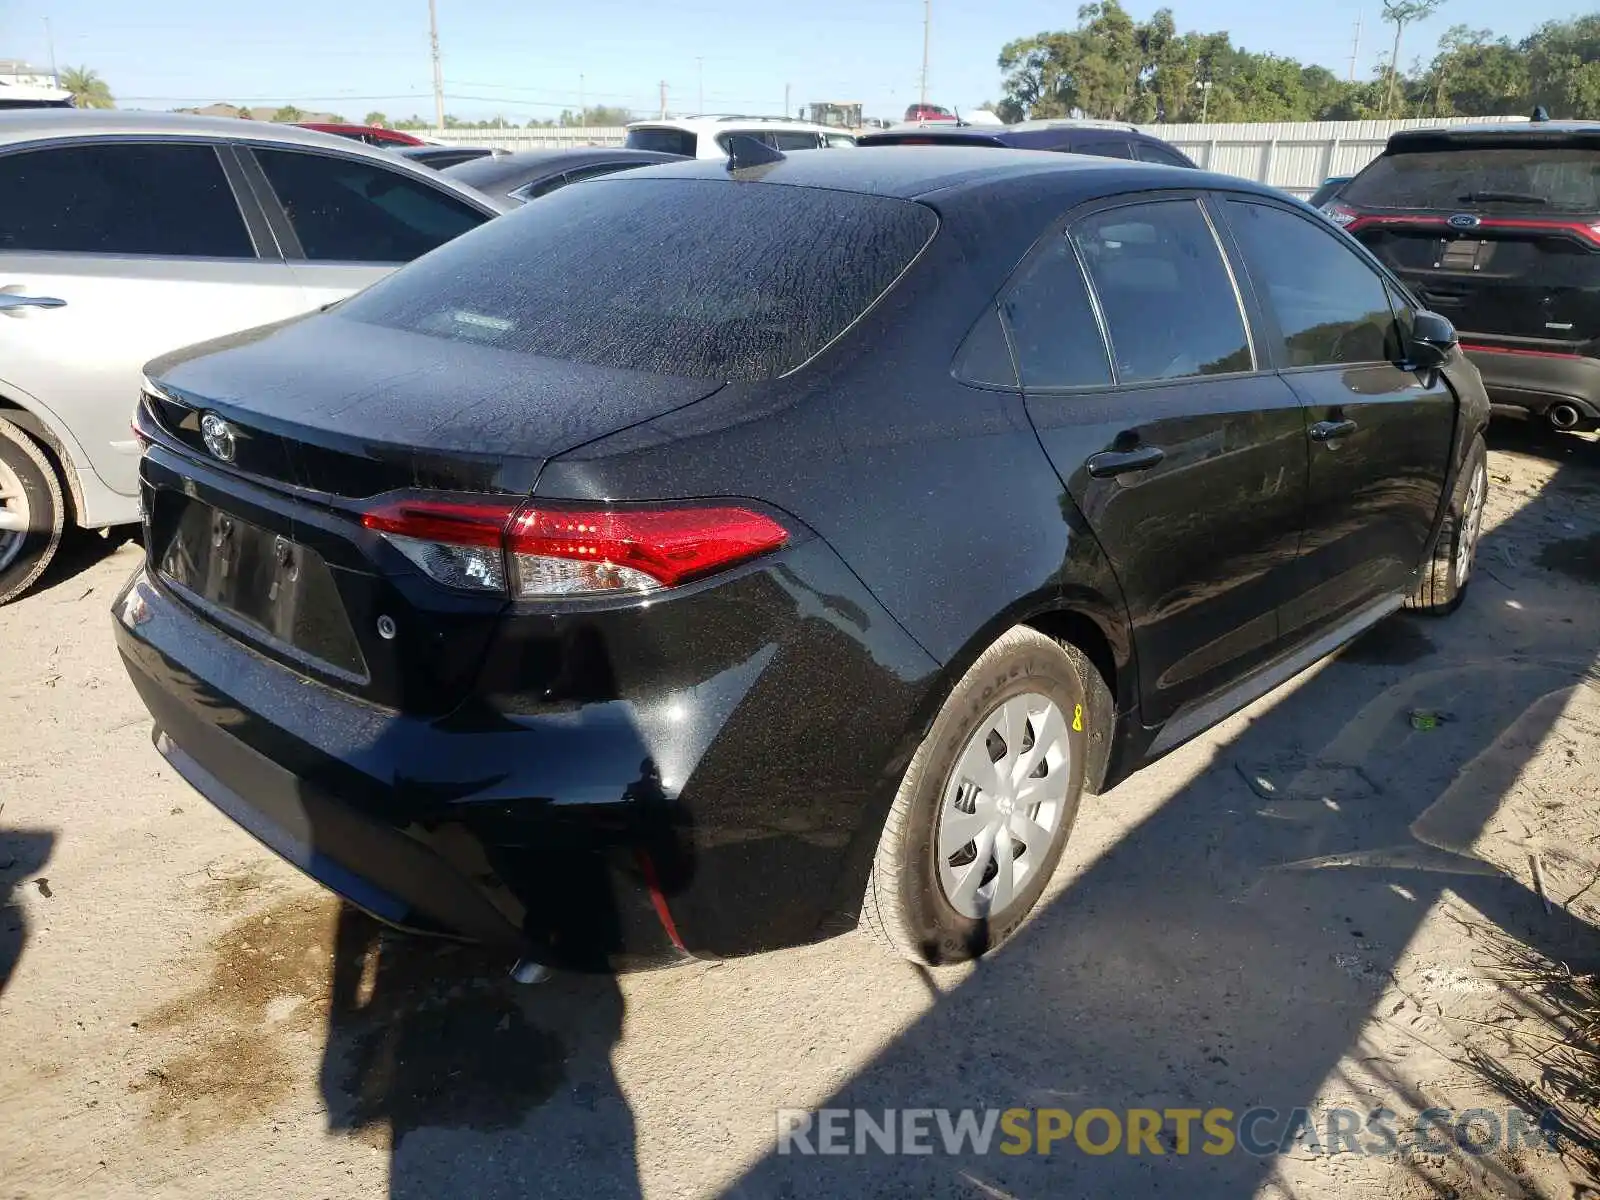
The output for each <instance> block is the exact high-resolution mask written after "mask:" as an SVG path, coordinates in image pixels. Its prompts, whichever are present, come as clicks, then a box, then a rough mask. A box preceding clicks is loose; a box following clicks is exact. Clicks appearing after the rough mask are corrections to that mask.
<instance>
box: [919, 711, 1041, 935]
mask: <svg viewBox="0 0 1600 1200" xmlns="http://www.w3.org/2000/svg"><path fill="white" fill-rule="evenodd" d="M1071 783H1072V744H1071V740H1070V738H1069V735H1068V732H1067V721H1066V719H1065V718H1064V717H1063V716H1062V713H1061V709H1060V708H1059V707H1058V706H1057V705H1056V703H1055V701H1053V700H1051V699H1050V698H1049V697H1047V696H1041V695H1039V694H1038V693H1036V692H1028V693H1027V694H1025V695H1021V696H1013V697H1011V698H1010V699H1009V700H1006V701H1004V702H1003V703H1001V704H1000V706H999V707H998V708H996V709H995V710H994V711H993V712H991V713H990V714H989V715H988V716H987V717H985V718H984V719H983V720H982V721H981V722H980V723H979V724H978V728H977V730H976V731H975V732H974V733H973V734H972V736H971V737H970V738H968V739H967V744H966V745H965V746H964V747H962V750H961V757H960V758H958V759H957V760H956V765H955V768H954V770H952V771H951V772H950V779H949V782H947V783H946V784H945V789H944V795H943V797H941V800H940V808H939V831H938V838H939V844H938V845H937V846H936V847H934V853H935V855H937V856H938V861H939V884H940V886H941V887H942V888H943V889H944V895H945V899H946V900H948V901H949V902H950V906H951V907H952V908H954V909H955V910H956V911H957V912H958V913H960V914H961V915H962V916H964V917H971V918H973V919H978V918H983V919H988V920H993V919H994V918H996V917H998V916H999V915H1000V914H1001V913H1003V912H1005V910H1006V909H1008V908H1010V907H1011V905H1012V904H1013V903H1015V901H1016V898H1017V895H1018V893H1020V892H1021V891H1022V890H1023V889H1024V888H1025V887H1027V885H1028V884H1030V883H1032V882H1033V879H1034V876H1035V875H1036V874H1037V873H1038V871H1039V867H1040V864H1041V863H1042V862H1043V861H1044V860H1045V858H1046V856H1047V855H1048V854H1049V851H1050V847H1051V845H1052V843H1054V841H1055V840H1056V838H1057V837H1059V836H1060V833H1061V819H1062V816H1063V814H1064V812H1065V811H1066V804H1067V789H1068V788H1069V787H1070V786H1071Z"/></svg>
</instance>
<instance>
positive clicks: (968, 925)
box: [861, 625, 1112, 965]
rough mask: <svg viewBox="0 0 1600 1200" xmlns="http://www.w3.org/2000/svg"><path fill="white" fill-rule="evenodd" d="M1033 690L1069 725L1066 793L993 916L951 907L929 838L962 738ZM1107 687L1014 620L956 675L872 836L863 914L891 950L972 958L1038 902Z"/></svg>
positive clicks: (1100, 726) (1059, 647)
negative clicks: (1046, 834) (1021, 877)
mask: <svg viewBox="0 0 1600 1200" xmlns="http://www.w3.org/2000/svg"><path fill="white" fill-rule="evenodd" d="M1024 693H1036V694H1039V695H1043V696H1044V697H1046V698H1047V699H1049V700H1051V701H1052V702H1054V703H1055V704H1056V706H1057V707H1058V708H1059V709H1060V712H1061V713H1062V715H1063V717H1064V718H1065V720H1066V723H1067V726H1068V732H1067V738H1066V740H1067V744H1068V746H1069V747H1070V755H1069V759H1068V763H1067V765H1066V772H1067V775H1068V787H1067V793H1066V801H1065V803H1064V805H1063V806H1062V810H1061V814H1060V818H1059V820H1058V821H1057V823H1056V828H1055V830H1054V831H1053V834H1052V838H1051V842H1050V845H1049V848H1048V849H1047V850H1046V851H1045V852H1044V853H1043V854H1042V855H1041V856H1040V859H1039V861H1038V863H1037V865H1036V867H1035V868H1034V869H1033V870H1032V871H1031V873H1030V874H1029V876H1028V877H1027V879H1026V881H1025V883H1024V884H1023V885H1022V886H1021V887H1020V888H1019V889H1018V890H1017V891H1016V893H1015V898H1014V899H1013V900H1012V902H1011V904H1010V905H1009V907H1007V908H1006V909H1005V910H1004V911H1003V913H1001V914H1000V915H999V916H998V917H997V918H996V919H995V920H992V921H991V920H990V919H988V918H986V917H978V918H972V917H968V916H965V915H963V914H962V913H960V912H958V911H957V910H956V909H955V908H954V907H953V906H952V904H951V903H950V901H949V899H948V898H947V897H946V895H945V891H944V888H943V886H942V885H941V883H940V879H939V867H938V859H937V852H936V847H937V844H938V836H939V815H940V810H941V806H942V804H943V799H944V795H945V790H946V786H947V784H948V783H949V782H950V779H951V775H952V772H953V771H954V770H955V768H956V765H957V761H958V758H959V756H960V755H961V754H962V752H963V750H964V748H965V747H966V746H967V744H968V741H969V739H970V738H971V737H972V736H973V734H974V733H975V732H976V731H977V730H978V728H979V725H980V722H986V721H987V720H988V718H989V717H990V716H991V715H992V714H994V713H995V712H996V711H997V710H998V709H999V708H1000V706H1001V705H1002V704H1003V703H1004V702H1005V701H1006V700H1008V699H1011V698H1013V697H1016V696H1019V695H1022V694H1024ZM1111 712H1112V708H1111V695H1110V692H1109V690H1108V689H1107V688H1106V685H1105V681H1104V680H1103V679H1101V677H1100V673H1099V671H1097V670H1096V669H1095V667H1094V665H1093V664H1092V663H1091V662H1090V661H1089V659H1088V658H1087V657H1086V656H1085V655H1084V654H1083V653H1082V651H1080V650H1079V649H1078V648H1077V647H1076V646H1072V645H1064V644H1063V643H1061V642H1058V641H1056V640H1054V639H1053V638H1049V637H1046V636H1045V635H1044V634H1042V633H1040V632H1038V631H1037V630H1035V629H1030V628H1028V627H1026V626H1021V625H1019V626H1016V627H1014V628H1012V629H1010V630H1008V631H1007V632H1006V633H1005V634H1004V635H1003V636H1002V637H1001V638H1000V639H999V640H998V641H996V642H995V643H994V644H993V645H992V646H990V647H989V648H988V649H987V650H985V651H984V652H983V654H982V655H980V656H979V658H978V660H977V661H976V662H975V663H973V664H972V667H971V668H970V669H969V670H968V671H967V673H966V674H965V675H963V676H962V677H961V680H960V682H958V683H957V684H956V686H955V688H954V690H952V691H951V693H950V695H949V697H948V698H947V699H946V700H945V702H944V706H943V707H942V708H941V709H940V710H939V714H938V716H937V717H935V718H934V721H933V725H932V727H931V728H930V729H929V731H928V734H927V736H926V737H925V738H924V739H923V741H922V744H921V745H920V746H919V747H918V748H917V752H916V754H915V755H914V756H913V757H912V760H911V763H910V765H909V766H908V767H907V768H906V773H905V777H904V778H903V779H902V781H901V784H900V790H899V792H898V794H897V795H896V796H895V800H894V804H893V806H892V807H891V808H890V810H889V817H888V820H887V821H886V822H885V825H884V830H883V836H882V837H881V839H880V840H879V843H878V851H877V856H876V858H875V859H874V862H873V866H872V875H871V877H870V878H869V879H868V881H867V890H866V895H865V897H864V898H863V902H862V911H861V921H862V924H864V925H865V926H866V927H867V929H868V931H869V932H870V933H871V934H872V935H873V937H874V938H876V939H877V940H878V941H879V942H880V943H882V944H883V945H884V946H885V947H886V948H887V949H889V950H890V951H891V952H893V953H895V954H898V955H901V956H903V957H905V958H908V959H911V960H912V961H913V962H920V963H926V964H929V965H938V964H940V963H952V962H964V961H966V960H968V959H971V958H976V957H978V956H979V955H981V954H983V953H985V952H986V951H988V950H991V949H993V948H994V947H995V946H998V945H1000V943H1002V942H1004V941H1005V940H1006V939H1007V938H1008V937H1010V936H1011V935H1012V933H1014V932H1015V931H1016V929H1017V927H1018V926H1020V925H1021V924H1022V922H1023V921H1024V920H1026V918H1027V916H1028V913H1029V912H1030V911H1031V910H1032V909H1033V907H1034V905H1035V904H1036V903H1037V902H1038V899H1039V896H1040V894H1041V893H1042V892H1043V891H1044V889H1045V887H1046V885H1047V884H1048V883H1049V881H1050V876H1051V875H1052V874H1053V873H1054V871H1055V867H1056V864H1057V863H1058V862H1059V861H1060V858H1061V852H1062V850H1063V849H1064V848H1065V846H1066V843H1067V838H1068V837H1069V836H1070V834H1071V831H1072V823H1073V820H1074V819H1075V817H1076V816H1077V811H1078V804H1079V801H1080V799H1081V798H1082V795H1083V792H1084V791H1085V790H1086V785H1087V786H1088V787H1097V786H1098V785H1099V782H1100V781H1099V779H1098V778H1093V777H1091V775H1090V772H1091V771H1098V770H1101V769H1103V766H1104V754H1103V747H1104V745H1105V744H1106V742H1107V740H1108V739H1109V736H1110V729H1109V725H1110V721H1111V719H1112V718H1111Z"/></svg>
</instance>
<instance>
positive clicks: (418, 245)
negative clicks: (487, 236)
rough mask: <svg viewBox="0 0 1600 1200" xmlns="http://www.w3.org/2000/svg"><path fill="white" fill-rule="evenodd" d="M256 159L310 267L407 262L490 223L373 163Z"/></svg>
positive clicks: (261, 154) (294, 153)
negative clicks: (311, 263) (317, 262)
mask: <svg viewBox="0 0 1600 1200" xmlns="http://www.w3.org/2000/svg"><path fill="white" fill-rule="evenodd" d="M255 156H256V160H257V161H258V162H260V164H261V169H262V170H263V171H264V172H265V173H266V176H267V182H268V183H270V184H271V185H272V190H273V192H274V193H275V194H276V196H277V198H278V202H279V203H280V204H282V205H283V208H284V211H285V212H286V213H287V214H288V217H289V224H290V225H291V226H292V227H293V228H294V232H295V236H296V237H297V238H299V240H300V248H301V250H302V251H304V253H305V256H306V257H307V258H308V259H311V260H312V261H313V262H316V261H325V262H383V263H403V262H410V261H411V260H412V259H414V258H420V257H421V256H422V255H424V254H426V253H427V252H428V251H430V250H432V249H434V248H435V247H438V246H442V245H443V244H444V243H445V242H448V241H449V240H450V239H452V238H454V237H458V236H460V235H461V234H463V233H465V232H467V230H469V229H474V228H476V227H477V226H479V225H481V224H483V222H484V221H486V220H487V219H488V217H487V216H486V215H485V214H484V213H481V212H479V211H478V210H477V209H475V208H473V207H472V206H471V205H469V204H467V203H465V202H464V201H462V200H458V199H457V198H456V197H454V196H452V195H449V194H448V193H446V192H443V191H441V190H440V189H438V188H435V187H429V186H428V185H427V184H425V183H422V182H420V181H419V180H416V179H413V178H411V177H410V176H409V175H403V174H401V173H400V172H399V171H391V170H389V169H388V168H387V167H384V166H382V165H380V164H378V163H371V162H365V161H363V160H361V159H357V158H342V157H336V156H334V155H331V154H313V153H305V152H303V151H299V150H262V149H259V148H258V149H257V150H256V151H255Z"/></svg>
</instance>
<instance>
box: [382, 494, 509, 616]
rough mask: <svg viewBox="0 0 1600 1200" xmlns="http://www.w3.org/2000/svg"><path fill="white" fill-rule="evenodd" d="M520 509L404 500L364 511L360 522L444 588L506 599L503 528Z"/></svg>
mask: <svg viewBox="0 0 1600 1200" xmlns="http://www.w3.org/2000/svg"><path fill="white" fill-rule="evenodd" d="M516 511H517V502H516V501H514V500H442V499H441V500H429V499H402V500H394V501H390V502H389V503H386V504H382V505H380V506H379V507H377V508H374V509H372V510H371V511H370V512H367V513H364V514H363V515H362V517H361V523H362V524H363V525H365V526H366V527H367V528H368V529H373V530H376V531H377V532H379V533H381V534H383V535H384V536H385V537H387V538H388V539H389V542H390V544H391V545H393V546H394V548H395V549H396V550H398V551H400V553H401V554H404V555H405V556H406V557H407V558H409V559H410V560H411V561H412V562H414V563H415V564H416V565H417V566H419V567H421V568H422V570H423V571H424V572H425V573H426V574H427V575H428V576H429V577H430V578H432V579H435V580H437V581H438V582H440V583H442V584H444V585H445V586H447V587H453V588H460V589H461V590H463V591H469V592H499V593H500V594H502V595H503V594H505V591H506V559H505V550H504V547H505V530H506V525H507V523H509V522H510V520H511V517H512V514H513V513H515V512H516Z"/></svg>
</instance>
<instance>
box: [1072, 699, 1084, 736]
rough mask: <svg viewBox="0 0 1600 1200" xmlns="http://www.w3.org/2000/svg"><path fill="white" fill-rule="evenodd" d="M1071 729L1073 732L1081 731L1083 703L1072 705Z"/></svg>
mask: <svg viewBox="0 0 1600 1200" xmlns="http://www.w3.org/2000/svg"><path fill="white" fill-rule="evenodd" d="M1072 731H1073V732H1074V733H1082V732H1083V705H1081V704H1074V705H1073V706H1072Z"/></svg>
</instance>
